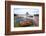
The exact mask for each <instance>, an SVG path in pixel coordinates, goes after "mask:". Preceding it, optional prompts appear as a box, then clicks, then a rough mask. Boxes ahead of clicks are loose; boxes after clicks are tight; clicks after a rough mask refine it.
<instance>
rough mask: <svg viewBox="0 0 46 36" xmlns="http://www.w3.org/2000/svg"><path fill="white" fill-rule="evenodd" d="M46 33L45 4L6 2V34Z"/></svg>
mask: <svg viewBox="0 0 46 36" xmlns="http://www.w3.org/2000/svg"><path fill="white" fill-rule="evenodd" d="M44 32H45V7H44V3H36V2H20V1H5V34H6V35H18V34H34V33H44Z"/></svg>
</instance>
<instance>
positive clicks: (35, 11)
mask: <svg viewBox="0 0 46 36" xmlns="http://www.w3.org/2000/svg"><path fill="white" fill-rule="evenodd" d="M13 11H14V13H15V14H26V12H28V13H29V14H39V9H38V8H14V9H13Z"/></svg>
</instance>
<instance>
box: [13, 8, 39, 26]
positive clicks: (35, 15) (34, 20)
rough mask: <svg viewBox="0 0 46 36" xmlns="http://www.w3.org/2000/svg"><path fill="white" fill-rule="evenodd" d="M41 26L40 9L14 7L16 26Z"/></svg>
mask: <svg viewBox="0 0 46 36" xmlns="http://www.w3.org/2000/svg"><path fill="white" fill-rule="evenodd" d="M31 26H33V27H34V26H39V9H37V8H14V27H31Z"/></svg>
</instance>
